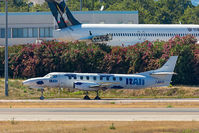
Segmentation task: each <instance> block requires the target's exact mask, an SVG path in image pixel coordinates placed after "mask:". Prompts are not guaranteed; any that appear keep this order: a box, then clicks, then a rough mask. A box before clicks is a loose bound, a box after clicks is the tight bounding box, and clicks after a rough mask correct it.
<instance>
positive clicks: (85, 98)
mask: <svg viewBox="0 0 199 133" xmlns="http://www.w3.org/2000/svg"><path fill="white" fill-rule="evenodd" d="M84 100H90V97H89V96H88V91H86V96H84Z"/></svg>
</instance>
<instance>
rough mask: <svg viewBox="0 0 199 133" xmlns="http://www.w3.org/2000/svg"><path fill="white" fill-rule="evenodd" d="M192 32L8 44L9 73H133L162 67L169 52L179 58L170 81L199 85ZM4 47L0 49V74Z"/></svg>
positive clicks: (197, 54) (198, 59) (198, 56)
mask: <svg viewBox="0 0 199 133" xmlns="http://www.w3.org/2000/svg"><path fill="white" fill-rule="evenodd" d="M196 41H197V40H196V38H194V37H192V36H186V37H179V36H176V37H174V38H172V39H170V40H169V41H168V42H163V41H155V42H149V41H145V42H143V43H138V44H136V45H132V46H128V47H110V46H107V45H97V44H85V43H80V42H76V43H64V42H53V41H51V42H44V43H42V44H41V45H36V44H32V45H20V46H12V47H9V75H10V76H11V77H13V78H30V77H38V76H44V75H45V74H47V73H49V72H84V73H86V72H87V73H121V74H132V73H138V72H143V71H147V70H151V69H157V68H159V67H161V66H162V65H163V64H164V63H165V62H166V61H167V59H168V58H169V56H172V55H178V56H179V59H178V62H177V66H176V69H175V72H177V73H178V75H176V76H174V77H173V84H183V85H199V45H197V44H196ZM3 59H4V51H3V49H2V48H1V49H0V74H1V75H0V76H3V67H4V66H3V62H4V61H3Z"/></svg>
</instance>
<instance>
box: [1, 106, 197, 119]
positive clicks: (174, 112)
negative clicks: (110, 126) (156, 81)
mask: <svg viewBox="0 0 199 133" xmlns="http://www.w3.org/2000/svg"><path fill="white" fill-rule="evenodd" d="M9 120H17V121H199V109H198V108H1V109H0V121H9Z"/></svg>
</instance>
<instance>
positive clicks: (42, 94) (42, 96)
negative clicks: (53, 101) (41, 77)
mask: <svg viewBox="0 0 199 133" xmlns="http://www.w3.org/2000/svg"><path fill="white" fill-rule="evenodd" d="M39 99H40V100H44V88H41V96H40V98H39Z"/></svg>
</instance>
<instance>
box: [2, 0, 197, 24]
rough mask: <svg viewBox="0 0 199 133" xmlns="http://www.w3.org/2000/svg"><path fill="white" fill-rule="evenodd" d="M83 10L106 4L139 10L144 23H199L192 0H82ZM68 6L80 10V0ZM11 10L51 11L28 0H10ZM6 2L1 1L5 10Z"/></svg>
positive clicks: (117, 8)
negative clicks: (101, 0)
mask: <svg viewBox="0 0 199 133" xmlns="http://www.w3.org/2000/svg"><path fill="white" fill-rule="evenodd" d="M82 2H83V11H91V10H99V9H100V7H101V6H102V5H104V7H105V9H104V10H107V11H110V10H118V11H125V10H128V11H134V10H138V11H139V22H140V23H142V24H178V23H179V21H181V22H182V23H183V24H199V20H198V19H199V6H197V7H195V6H193V5H192V3H191V0H114V1H113V0H103V2H100V1H99V0H82ZM93 2H94V4H93ZM67 5H68V7H69V8H70V9H71V10H73V11H78V10H80V1H79V0H68V1H67ZM8 6H9V11H10V12H29V11H31V12H36V11H49V8H48V5H47V3H44V4H42V5H34V6H32V4H31V3H29V2H28V1H27V0H9V5H8ZM4 10H5V9H4V2H0V12H3V11H4Z"/></svg>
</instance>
